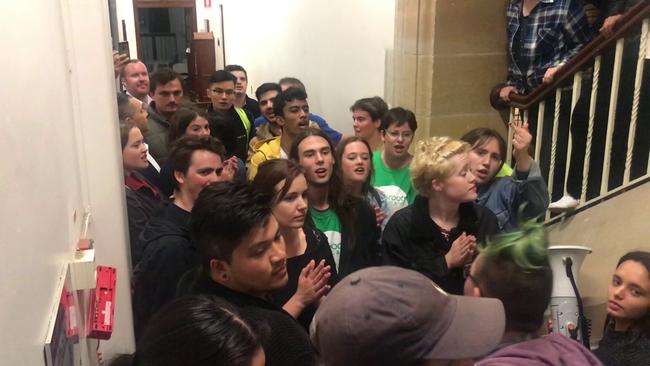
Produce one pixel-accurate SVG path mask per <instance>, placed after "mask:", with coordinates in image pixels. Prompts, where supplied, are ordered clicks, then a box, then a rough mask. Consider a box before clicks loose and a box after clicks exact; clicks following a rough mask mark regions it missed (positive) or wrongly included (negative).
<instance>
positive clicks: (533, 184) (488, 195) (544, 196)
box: [476, 161, 549, 232]
mask: <svg viewBox="0 0 650 366" xmlns="http://www.w3.org/2000/svg"><path fill="white" fill-rule="evenodd" d="M476 203H478V204H479V205H481V206H484V207H487V208H489V209H490V211H492V212H494V214H495V215H496V216H497V221H498V222H499V229H500V230H501V231H506V232H507V231H510V230H513V229H515V228H517V226H518V224H519V219H520V217H519V215H520V214H519V210H520V209H521V210H522V211H521V220H528V219H531V218H534V217H537V216H539V215H542V214H543V213H544V212H545V211H546V209H547V208H548V204H549V194H548V188H547V187H546V182H545V181H544V178H543V177H542V172H541V169H540V168H539V164H537V162H535V161H533V162H532V165H531V167H530V171H529V172H528V173H520V172H517V170H516V169H515V170H514V172H513V173H512V176H510V177H501V178H496V179H494V180H493V181H492V182H491V183H490V184H489V185H488V186H484V187H479V192H478V198H477V199H476Z"/></svg>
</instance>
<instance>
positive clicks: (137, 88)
mask: <svg viewBox="0 0 650 366" xmlns="http://www.w3.org/2000/svg"><path fill="white" fill-rule="evenodd" d="M120 82H121V83H122V86H123V87H124V90H126V94H128V95H130V96H132V97H134V98H136V99H138V100H139V101H141V102H142V103H143V104H144V107H145V108H147V107H148V106H149V103H151V96H149V71H147V66H145V64H143V63H142V62H141V61H140V60H129V62H127V63H126V65H124V67H123V68H122V72H120Z"/></svg>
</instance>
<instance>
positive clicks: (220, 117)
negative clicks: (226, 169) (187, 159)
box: [208, 70, 253, 164]
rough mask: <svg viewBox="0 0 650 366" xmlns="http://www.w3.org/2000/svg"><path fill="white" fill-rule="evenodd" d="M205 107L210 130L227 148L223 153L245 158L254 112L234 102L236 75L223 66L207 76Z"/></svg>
mask: <svg viewBox="0 0 650 366" xmlns="http://www.w3.org/2000/svg"><path fill="white" fill-rule="evenodd" d="M209 82H210V86H209V87H208V97H209V98H210V101H211V102H212V104H211V105H210V107H208V122H209V123H210V134H211V135H212V136H213V137H216V138H218V139H219V140H220V141H221V142H222V143H223V145H224V147H225V148H226V155H227V156H228V157H230V156H236V157H237V158H238V159H240V160H241V161H242V164H243V162H244V161H246V157H247V154H248V142H249V141H250V139H251V137H252V136H251V131H252V128H251V121H253V116H252V115H251V114H250V113H249V112H246V111H245V110H244V109H242V108H237V107H235V106H234V102H235V83H236V78H235V76H233V75H232V74H231V73H229V72H228V71H225V70H218V71H215V73H214V74H212V76H210V80H209Z"/></svg>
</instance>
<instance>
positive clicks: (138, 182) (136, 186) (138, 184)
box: [124, 174, 158, 197]
mask: <svg viewBox="0 0 650 366" xmlns="http://www.w3.org/2000/svg"><path fill="white" fill-rule="evenodd" d="M124 184H125V185H126V186H127V187H129V188H130V189H131V190H132V191H135V192H137V191H139V190H141V189H145V190H146V191H147V192H149V193H151V194H152V195H153V196H154V197H158V191H156V189H155V188H154V187H152V186H151V185H150V184H149V183H147V182H145V181H144V180H142V179H140V178H138V177H137V176H135V175H133V174H130V175H127V176H125V177H124Z"/></svg>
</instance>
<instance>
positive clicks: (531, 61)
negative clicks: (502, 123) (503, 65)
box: [507, 0, 594, 94]
mask: <svg viewBox="0 0 650 366" xmlns="http://www.w3.org/2000/svg"><path fill="white" fill-rule="evenodd" d="M522 2H523V0H511V1H510V3H509V5H508V11H507V19H508V32H507V34H508V54H509V55H510V62H509V65H508V81H507V85H513V86H515V87H516V88H517V91H518V92H519V93H520V94H528V93H530V92H531V91H532V90H533V89H535V88H536V87H537V86H539V85H540V84H541V83H542V79H543V77H544V73H545V72H546V70H547V69H548V68H550V67H557V66H562V65H564V64H565V63H566V62H567V61H568V60H569V59H570V58H571V57H573V56H575V55H576V54H577V53H578V51H580V49H581V48H582V47H583V46H584V45H586V44H587V43H588V42H589V41H591V39H593V38H594V31H593V29H591V27H590V26H589V23H588V22H587V17H586V16H585V12H584V8H583V4H582V1H581V0H540V2H539V4H538V5H537V6H536V7H535V8H534V9H533V10H532V11H531V13H530V15H529V22H528V27H526V28H522V29H521V30H520V32H521V34H520V38H521V40H522V47H521V50H520V57H522V58H524V57H525V58H527V61H528V62H526V63H525V64H528V65H530V66H529V67H528V68H527V69H526V70H521V69H520V68H519V66H518V65H517V62H516V60H515V59H514V56H513V52H512V49H513V41H514V38H515V34H516V33H517V31H518V30H519V17H520V15H521V7H522Z"/></svg>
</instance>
